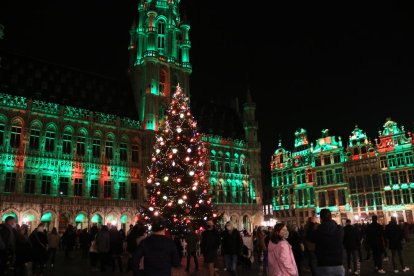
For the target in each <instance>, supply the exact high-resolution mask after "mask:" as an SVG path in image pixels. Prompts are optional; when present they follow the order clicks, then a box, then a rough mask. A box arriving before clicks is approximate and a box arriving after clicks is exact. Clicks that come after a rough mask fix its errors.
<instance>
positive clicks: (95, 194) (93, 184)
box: [91, 179, 99, 197]
mask: <svg viewBox="0 0 414 276" xmlns="http://www.w3.org/2000/svg"><path fill="white" fill-rule="evenodd" d="M98 189H99V181H98V180H96V179H93V180H91V197H98Z"/></svg>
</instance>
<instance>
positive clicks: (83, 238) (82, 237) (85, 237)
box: [79, 228, 91, 258]
mask: <svg viewBox="0 0 414 276" xmlns="http://www.w3.org/2000/svg"><path fill="white" fill-rule="evenodd" d="M79 245H80V248H81V250H82V258H86V257H87V256H88V252H89V247H90V246H91V237H90V235H89V233H88V229H86V228H85V229H83V230H82V232H81V233H80V234H79Z"/></svg>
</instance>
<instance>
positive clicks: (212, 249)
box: [200, 220, 220, 276]
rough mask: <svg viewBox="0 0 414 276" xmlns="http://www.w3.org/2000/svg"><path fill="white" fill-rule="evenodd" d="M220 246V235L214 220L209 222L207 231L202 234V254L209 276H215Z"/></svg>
mask: <svg viewBox="0 0 414 276" xmlns="http://www.w3.org/2000/svg"><path fill="white" fill-rule="evenodd" d="M219 246H220V234H219V233H218V231H217V230H216V229H214V223H213V221H212V220H209V221H207V229H206V230H205V231H203V233H202V234H201V244H200V247H201V253H202V254H203V256H204V262H205V263H206V264H207V266H208V275H209V276H214V273H215V271H214V262H215V261H216V259H217V250H218V248H219Z"/></svg>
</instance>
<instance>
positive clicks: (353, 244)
mask: <svg viewBox="0 0 414 276" xmlns="http://www.w3.org/2000/svg"><path fill="white" fill-rule="evenodd" d="M344 247H345V250H346V260H347V264H348V272H349V273H351V272H352V268H351V259H352V264H353V269H354V270H353V271H354V274H355V275H359V270H358V261H357V252H358V247H359V239H358V233H357V229H356V228H355V226H352V225H351V220H349V219H347V220H346V226H345V227H344Z"/></svg>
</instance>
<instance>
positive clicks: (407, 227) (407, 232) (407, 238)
mask: <svg viewBox="0 0 414 276" xmlns="http://www.w3.org/2000/svg"><path fill="white" fill-rule="evenodd" d="M403 233H404V239H405V242H406V243H409V242H410V234H411V233H410V225H409V224H408V222H404V225H403Z"/></svg>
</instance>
